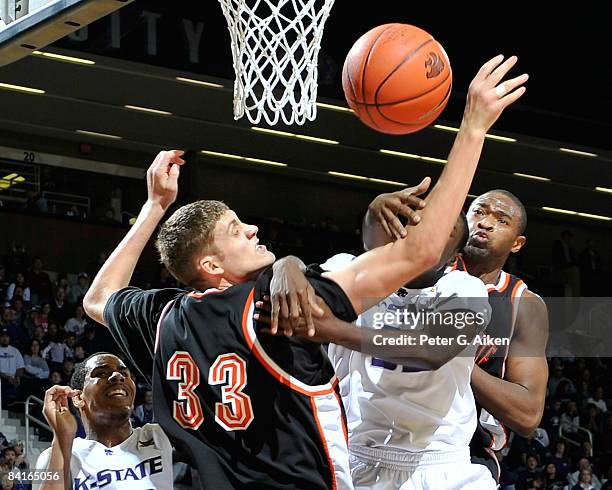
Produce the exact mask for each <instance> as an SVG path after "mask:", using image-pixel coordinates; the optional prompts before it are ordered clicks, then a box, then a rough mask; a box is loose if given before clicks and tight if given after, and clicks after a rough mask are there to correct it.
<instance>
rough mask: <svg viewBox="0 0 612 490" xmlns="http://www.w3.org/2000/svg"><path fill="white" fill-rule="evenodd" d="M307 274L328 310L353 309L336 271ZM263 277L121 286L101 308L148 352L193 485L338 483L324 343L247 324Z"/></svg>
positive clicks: (343, 454) (141, 352)
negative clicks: (180, 285)
mask: <svg viewBox="0 0 612 490" xmlns="http://www.w3.org/2000/svg"><path fill="white" fill-rule="evenodd" d="M306 275H307V277H308V279H309V281H310V282H311V284H312V285H313V287H314V288H315V291H316V293H317V294H318V295H319V296H321V297H322V298H323V299H324V300H325V301H326V303H327V304H328V305H329V306H330V308H331V309H332V311H333V312H334V314H335V315H336V316H338V317H339V318H342V319H344V320H346V321H349V322H350V321H353V320H354V319H355V317H356V315H355V312H354V310H353V308H352V305H351V303H350V301H349V299H348V298H347V297H346V295H345V294H344V292H343V291H342V289H340V287H339V286H338V285H337V284H336V283H334V282H333V281H331V280H328V279H325V278H323V277H321V276H320V275H319V274H318V273H316V272H315V271H312V270H309V271H308V272H307V274H306ZM270 277H271V270H268V271H267V272H266V273H264V274H262V275H261V276H260V277H259V278H258V280H257V281H251V282H248V283H245V284H240V285H236V286H232V287H230V288H228V289H225V290H223V291H220V290H208V291H205V292H202V293H195V292H194V293H185V292H184V291H178V290H158V291H141V290H138V289H135V288H126V289H124V290H121V291H119V292H117V293H115V294H114V295H113V296H112V297H111V299H110V300H109V302H108V305H107V307H106V309H105V315H104V316H105V320H106V322H107V324H108V325H110V327H111V331H112V332H113V336H114V337H115V339H116V340H117V341H118V342H119V344H120V345H121V346H122V348H123V350H124V351H126V353H129V355H130V357H132V360H133V361H134V362H136V363H137V364H139V365H140V366H141V369H142V370H143V371H146V370H147V368H148V366H150V365H151V363H152V358H151V353H152V352H154V362H153V372H152V381H153V393H154V411H155V417H156V420H157V422H159V423H160V425H161V426H162V427H163V429H164V430H165V432H166V434H167V435H168V436H169V437H170V440H171V441H172V442H173V444H174V445H175V447H176V449H177V450H178V451H179V453H180V454H181V455H183V456H184V457H185V459H186V461H187V462H189V463H190V464H191V465H193V466H194V467H195V468H196V469H197V470H198V473H199V475H200V479H201V485H202V487H203V488H204V489H210V490H221V489H232V488H241V489H242V488H245V489H259V488H261V489H263V488H283V489H329V488H345V487H346V486H347V485H350V473H349V467H348V451H347V441H346V426H345V416H344V411H343V408H342V403H341V401H340V398H339V395H338V392H337V386H336V385H337V381H336V377H335V374H334V371H333V367H332V365H331V363H330V362H329V360H328V358H327V355H326V353H325V351H324V349H323V348H322V346H321V345H320V344H316V343H313V342H309V341H307V340H304V339H299V338H293V337H291V338H281V337H273V336H271V335H264V334H260V335H258V334H257V325H256V324H254V321H253V313H254V302H255V301H256V300H258V299H260V298H262V297H263V295H264V293H266V292H267V290H268V287H269V281H270ZM149 372H150V368H149Z"/></svg>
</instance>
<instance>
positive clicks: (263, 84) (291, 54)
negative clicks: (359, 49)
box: [219, 0, 334, 125]
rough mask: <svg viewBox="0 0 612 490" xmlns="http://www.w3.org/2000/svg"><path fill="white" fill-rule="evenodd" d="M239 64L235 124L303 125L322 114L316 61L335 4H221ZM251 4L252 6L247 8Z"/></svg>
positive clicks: (231, 0)
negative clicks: (243, 122) (318, 108)
mask: <svg viewBox="0 0 612 490" xmlns="http://www.w3.org/2000/svg"><path fill="white" fill-rule="evenodd" d="M219 3H220V4H221V8H222V9H223V14H224V15H225V19H226V20H227V24H228V29H229V32H230V37H231V47H232V57H233V60H234V71H235V72H236V80H235V81H234V119H236V120H237V119H240V118H241V117H243V116H244V115H245V114H246V116H247V118H248V119H249V121H251V122H252V123H253V124H258V123H259V122H260V121H261V118H262V117H263V118H264V119H265V121H266V122H267V123H268V124H269V125H274V124H276V123H278V121H279V120H280V119H282V120H283V122H284V123H285V124H294V123H296V124H304V122H305V121H306V120H309V121H312V120H314V118H315V117H316V115H317V106H316V99H317V58H318V55H319V49H320V48H321V38H322V36H323V29H324V27H325V21H326V20H327V18H328V17H329V13H330V11H331V8H332V6H333V4H334V0H219ZM247 3H248V5H247Z"/></svg>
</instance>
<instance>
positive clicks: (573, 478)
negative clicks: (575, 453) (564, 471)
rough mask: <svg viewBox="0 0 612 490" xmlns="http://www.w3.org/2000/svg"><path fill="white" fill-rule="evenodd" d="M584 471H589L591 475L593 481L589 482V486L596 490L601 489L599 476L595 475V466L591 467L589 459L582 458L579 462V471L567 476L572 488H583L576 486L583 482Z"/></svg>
mask: <svg viewBox="0 0 612 490" xmlns="http://www.w3.org/2000/svg"><path fill="white" fill-rule="evenodd" d="M583 471H589V472H590V473H591V481H590V482H589V484H591V485H593V488H595V489H596V490H599V489H600V488H601V482H600V481H599V478H597V475H595V474H593V466H592V465H591V462H590V461H589V460H588V459H587V458H581V459H580V460H579V461H578V470H577V471H574V472H573V473H570V474H569V475H567V481H568V483H569V485H570V488H571V489H572V490H574V488H577V489H580V488H582V487H576V485H577V484H579V483H581V481H580V480H581V476H582V472H583ZM586 488H590V487H586Z"/></svg>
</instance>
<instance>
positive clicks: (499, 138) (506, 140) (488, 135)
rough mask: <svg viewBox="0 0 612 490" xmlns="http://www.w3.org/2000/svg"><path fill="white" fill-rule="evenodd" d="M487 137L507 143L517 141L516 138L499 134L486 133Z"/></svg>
mask: <svg viewBox="0 0 612 490" xmlns="http://www.w3.org/2000/svg"><path fill="white" fill-rule="evenodd" d="M485 138H488V139H490V140H495V141H505V142H506V143H516V141H517V140H516V138H508V137H507V136H499V135H497V134H488V133H487V134H485Z"/></svg>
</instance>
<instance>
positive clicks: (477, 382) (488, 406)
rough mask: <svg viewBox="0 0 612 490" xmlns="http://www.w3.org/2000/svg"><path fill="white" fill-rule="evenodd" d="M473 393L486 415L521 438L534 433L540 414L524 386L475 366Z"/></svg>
mask: <svg viewBox="0 0 612 490" xmlns="http://www.w3.org/2000/svg"><path fill="white" fill-rule="evenodd" d="M472 391H473V392H474V397H475V398H476V401H477V402H478V403H479V404H480V405H481V406H482V407H483V408H484V409H485V410H486V411H487V412H489V413H490V414H491V415H493V416H494V417H495V418H496V419H497V420H499V421H500V422H501V423H503V424H504V425H506V426H508V427H509V428H510V429H512V430H513V431H515V432H517V433H518V434H520V435H521V436H523V437H527V436H529V435H530V434H531V433H533V431H534V430H535V429H537V427H538V425H539V423H540V419H541V417H542V413H541V410H540V407H539V403H538V402H537V400H536V397H535V396H534V395H533V394H532V393H531V392H530V391H529V389H528V388H526V387H525V386H522V385H519V384H517V383H512V382H510V381H506V380H504V379H501V378H497V377H495V376H492V375H490V374H489V373H487V372H486V371H484V370H483V369H482V368H480V367H478V366H474V371H473V373H472Z"/></svg>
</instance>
